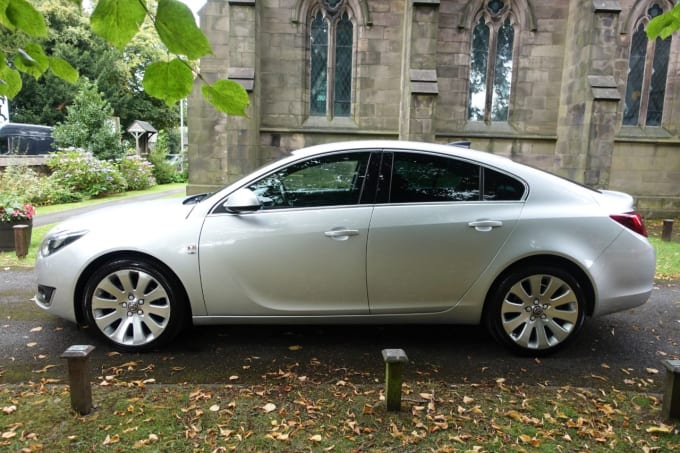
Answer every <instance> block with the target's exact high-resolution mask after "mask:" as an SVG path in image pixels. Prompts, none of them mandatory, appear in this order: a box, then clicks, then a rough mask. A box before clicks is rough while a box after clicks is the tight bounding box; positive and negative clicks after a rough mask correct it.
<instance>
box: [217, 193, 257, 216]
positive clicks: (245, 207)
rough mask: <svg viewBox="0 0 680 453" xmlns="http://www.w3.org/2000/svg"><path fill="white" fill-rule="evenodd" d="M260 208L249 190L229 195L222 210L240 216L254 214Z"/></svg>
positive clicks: (255, 196) (255, 197)
mask: <svg viewBox="0 0 680 453" xmlns="http://www.w3.org/2000/svg"><path fill="white" fill-rule="evenodd" d="M261 207H262V204H261V203H260V200H259V199H258V198H257V195H255V194H254V193H253V191H252V190H250V189H239V190H237V191H236V192H234V193H232V194H231V195H229V198H227V201H226V202H225V203H224V208H225V209H226V210H227V212H233V213H235V214H241V213H244V212H254V211H257V210H259V209H260V208H261Z"/></svg>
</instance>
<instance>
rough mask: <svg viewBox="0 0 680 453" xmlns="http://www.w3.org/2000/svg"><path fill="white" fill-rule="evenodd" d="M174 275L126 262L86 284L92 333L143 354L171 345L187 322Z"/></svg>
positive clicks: (141, 261)
mask: <svg viewBox="0 0 680 453" xmlns="http://www.w3.org/2000/svg"><path fill="white" fill-rule="evenodd" d="M168 273H169V271H167V270H165V269H164V268H162V267H161V266H159V265H157V264H155V263H153V262H152V261H148V260H144V259H127V258H121V259H116V260H113V261H110V262H108V263H105V264H104V265H103V266H101V267H100V268H99V269H97V270H96V271H95V272H94V273H93V274H92V275H91V276H90V278H89V279H88V281H87V284H86V285H85V291H84V299H83V306H84V308H85V310H84V312H85V319H86V320H87V324H88V325H89V327H90V328H91V329H93V330H94V331H96V332H97V333H98V334H99V335H100V336H101V337H102V338H104V339H105V340H106V341H108V342H109V343H111V344H112V345H113V346H114V347H115V348H116V349H119V350H122V351H126V352H138V351H146V350H149V349H154V348H157V347H159V346H161V345H162V344H164V343H167V342H168V341H170V340H171V339H172V338H174V337H175V336H176V335H177V334H178V333H179V331H180V330H181V328H182V326H183V324H184V322H185V320H186V313H187V310H186V302H185V299H184V297H183V292H182V291H181V290H179V288H178V285H177V284H176V283H175V278H174V276H170V275H168Z"/></svg>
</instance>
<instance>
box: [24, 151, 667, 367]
mask: <svg viewBox="0 0 680 453" xmlns="http://www.w3.org/2000/svg"><path fill="white" fill-rule="evenodd" d="M654 268H655V255H654V250H653V248H652V247H651V246H650V244H649V242H648V240H647V238H646V230H645V226H644V223H643V221H642V218H641V217H640V215H639V214H637V213H635V212H634V211H633V199H632V197H630V196H629V195H626V194H624V193H620V192H612V191H598V190H592V189H590V188H587V187H584V186H581V185H578V184H576V183H574V182H570V181H568V180H565V179H562V178H559V177H557V176H554V175H551V174H549V173H546V172H544V171H541V170H537V169H534V168H531V167H528V166H525V165H522V164H519V163H516V162H513V161H511V160H509V159H507V158H504V157H500V156H497V155H493V154H490V153H484V152H476V151H471V150H468V149H463V148H462V147H457V146H448V145H437V144H426V143H412V142H402V141H370V142H366V141H364V142H346V143H334V144H327V145H320V146H314V147H310V148H306V149H302V150H299V151H295V152H293V153H292V154H291V155H290V156H288V157H286V158H284V159H282V160H280V161H278V162H275V163H273V164H270V165H268V166H265V167H263V168H261V169H260V170H257V171H256V172H254V173H253V174H251V175H249V176H246V177H245V178H243V179H241V180H239V181H237V182H235V183H233V184H231V185H229V186H227V187H225V188H223V189H222V190H220V191H218V192H215V193H213V194H209V195H199V196H192V197H188V198H185V199H166V200H161V201H154V202H141V203H138V204H129V205H124V206H121V207H106V208H102V209H99V210H97V211H94V212H91V213H89V214H85V215H82V216H78V217H74V218H72V219H69V220H68V221H66V222H63V223H61V224H59V225H58V226H56V227H55V228H53V229H52V230H51V231H50V232H49V233H48V234H47V235H46V237H45V239H44V241H43V243H42V245H41V248H40V253H39V257H38V259H37V263H36V268H35V269H36V273H37V280H38V291H37V295H36V302H37V304H38V305H39V306H40V307H41V308H43V309H44V310H46V311H47V312H49V313H53V314H55V315H57V316H60V317H63V318H66V319H69V320H71V321H73V322H76V323H79V324H85V325H88V326H89V327H90V328H91V329H92V330H93V331H95V332H97V333H98V334H99V335H101V336H102V337H103V338H104V339H106V340H108V341H109V342H110V343H111V344H112V346H114V347H115V348H118V349H121V350H125V351H139V350H146V349H150V348H156V347H158V346H160V345H161V344H163V343H166V342H167V341H168V340H171V339H172V338H173V337H175V336H176V335H177V334H178V332H179V331H180V330H181V329H182V328H184V327H186V326H187V325H190V324H194V325H206V324H229V323H234V324H236V323H238V324H241V323H253V324H266V323H284V324H295V323H304V324H316V323H333V324H356V323H362V324H366V323H372V324H381V323H449V324H482V325H484V326H485V327H486V328H487V329H488V330H489V332H490V333H491V335H492V336H493V337H494V338H495V339H496V340H498V341H499V342H500V343H501V344H503V345H505V346H507V347H509V348H510V349H511V350H513V351H515V352H517V353H519V354H525V355H527V354H528V355H536V356H538V355H543V354H546V353H550V352H553V351H555V350H557V349H559V348H561V347H562V346H564V345H565V344H567V343H568V342H569V341H570V340H571V339H572V338H573V337H574V336H575V335H576V333H577V332H578V330H579V328H580V327H581V326H582V324H583V322H584V319H585V318H586V316H599V315H604V314H607V313H612V312H617V311H621V310H627V309H629V308H632V307H636V306H638V305H641V304H643V303H644V302H645V301H646V300H647V299H648V297H649V295H650V293H651V291H652V285H653V278H654Z"/></svg>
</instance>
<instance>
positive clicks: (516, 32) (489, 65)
mask: <svg viewBox="0 0 680 453" xmlns="http://www.w3.org/2000/svg"><path fill="white" fill-rule="evenodd" d="M488 4H489V0H484V1H483V2H482V4H481V5H480V6H479V10H478V11H477V13H476V14H475V15H474V16H473V20H472V22H471V24H470V34H469V38H470V46H469V48H470V50H469V52H468V57H469V59H470V60H469V63H468V78H467V80H468V90H467V91H468V97H467V103H466V116H465V120H466V121H467V122H468V123H484V124H486V125H490V124H493V123H510V118H511V117H512V110H513V98H514V94H515V89H514V87H515V85H516V81H517V74H518V64H517V61H516V59H517V57H518V56H519V37H520V28H521V27H520V26H519V23H518V19H517V16H516V13H515V11H514V8H513V2H512V1H511V0H505V5H504V6H503V8H502V9H501V10H499V11H498V12H497V13H492V12H490V11H489V9H488ZM481 18H484V21H485V24H486V26H487V27H488V28H489V45H488V54H487V61H486V74H485V77H486V98H485V100H484V112H483V115H482V119H481V120H477V119H471V118H470V106H471V104H470V101H471V94H470V80H471V75H472V45H473V41H474V33H475V29H476V28H477V25H478V24H479V21H480V19H481ZM506 20H509V21H510V26H511V27H512V29H513V42H512V61H513V63H512V70H511V79H510V92H509V93H508V116H507V118H506V119H505V120H492V119H491V110H492V108H493V98H494V87H495V86H496V85H495V71H496V52H497V44H498V33H499V30H500V29H501V27H503V26H504V24H505V22H506Z"/></svg>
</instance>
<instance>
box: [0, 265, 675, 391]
mask: <svg viewBox="0 0 680 453" xmlns="http://www.w3.org/2000/svg"><path fill="white" fill-rule="evenodd" d="M35 286H36V282H35V277H34V275H33V272H32V270H30V269H2V270H0V316H1V318H0V344H1V348H0V384H1V383H16V382H28V381H33V382H36V381H40V380H41V379H56V380H59V381H65V380H66V375H67V370H66V363H65V361H64V360H63V359H61V358H60V356H61V354H62V353H63V352H64V351H65V350H66V349H67V348H68V347H69V346H71V345H83V344H89V345H93V346H95V348H96V349H95V350H94V352H93V354H92V356H91V358H90V365H91V370H92V371H91V373H92V375H93V377H92V379H93V380H95V381H98V382H105V381H107V380H111V379H113V380H116V381H125V382H139V381H143V380H149V379H150V380H152V381H148V382H156V383H177V382H190V383H197V384H243V385H252V384H262V383H266V382H267V381H269V382H276V380H277V379H281V378H282V377H284V376H288V377H290V376H297V377H299V378H300V379H308V380H310V381H313V382H337V381H340V380H344V381H347V382H354V383H357V384H358V383H369V382H375V383H380V382H382V380H383V379H384V363H383V362H382V355H381V351H382V349H385V348H401V349H404V350H405V352H406V354H407V355H408V358H409V363H408V364H407V365H406V366H405V369H404V378H405V379H406V380H414V381H420V382H423V381H425V382H428V381H437V382H440V381H443V382H447V383H450V384H452V385H453V384H456V383H479V384H485V383H490V384H492V383H494V382H495V381H496V380H497V379H501V378H502V379H505V380H506V381H507V382H508V383H514V384H520V383H529V384H536V385H546V386H566V385H571V386H579V387H601V386H602V385H605V386H612V387H614V388H618V389H625V388H629V389H632V388H640V389H645V390H646V391H652V392H661V391H662V389H663V383H664V378H665V373H666V371H665V368H664V365H663V363H662V361H663V360H667V359H673V360H680V347H679V345H680V286H678V285H677V284H666V283H664V284H658V285H657V286H656V287H655V289H654V292H653V294H652V297H651V299H650V300H649V302H647V303H646V304H645V305H643V306H641V307H638V308H636V309H633V310H629V311H626V312H622V313H617V314H613V315H608V316H605V317H601V318H595V319H589V320H587V321H586V324H585V326H584V328H583V330H582V331H581V333H580V335H579V336H578V338H577V339H576V341H575V342H573V343H572V344H571V345H570V346H569V347H568V348H567V349H565V350H563V351H561V352H559V353H557V354H555V355H553V356H551V357H547V358H541V359H536V358H521V357H516V356H513V355H511V354H509V353H508V352H507V351H506V350H504V349H503V348H501V347H499V346H498V345H497V344H496V343H495V342H494V341H493V340H492V339H491V338H490V337H489V336H488V335H487V334H486V333H485V332H484V330H483V329H481V328H479V327H474V326H352V327H347V326H216V327H200V328H193V329H190V330H188V331H186V332H184V333H183V334H181V335H180V336H179V337H178V338H177V339H176V340H175V341H173V342H172V343H171V344H169V345H167V346H166V347H164V348H163V349H162V350H159V351H155V352H148V353H143V354H129V353H122V354H121V353H118V352H116V351H114V350H113V349H112V348H111V347H109V346H108V345H107V344H105V343H103V342H102V341H100V340H99V339H98V338H97V337H96V336H95V335H94V334H93V333H92V332H89V331H88V330H87V329H80V328H78V327H77V326H75V325H74V324H72V323H70V322H67V321H63V320H61V319H58V318H55V317H53V316H51V315H48V314H46V313H43V312H42V311H41V310H39V309H38V308H37V307H35V305H34V304H33V302H32V301H31V300H30V299H31V298H32V297H33V292H34V290H35ZM50 382H51V381H50Z"/></svg>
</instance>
